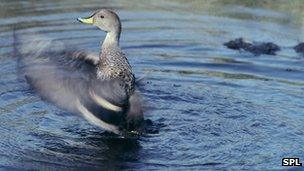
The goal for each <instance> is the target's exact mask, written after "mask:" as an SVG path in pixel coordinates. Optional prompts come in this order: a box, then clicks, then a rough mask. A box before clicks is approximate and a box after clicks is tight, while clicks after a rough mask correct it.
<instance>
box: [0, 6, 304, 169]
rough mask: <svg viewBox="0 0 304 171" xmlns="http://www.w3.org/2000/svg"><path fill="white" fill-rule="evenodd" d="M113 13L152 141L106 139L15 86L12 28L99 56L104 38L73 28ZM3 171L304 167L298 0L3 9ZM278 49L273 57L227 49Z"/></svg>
mask: <svg viewBox="0 0 304 171" xmlns="http://www.w3.org/2000/svg"><path fill="white" fill-rule="evenodd" d="M102 7H108V8H112V9H115V10H117V11H118V13H119V14H120V16H121V19H122V24H123V34H122V42H121V46H122V48H123V49H124V52H125V53H126V54H127V56H128V57H129V60H130V63H131V65H132V66H133V69H134V71H135V73H136V75H137V76H138V77H141V76H145V80H144V83H145V84H143V85H142V86H141V87H140V90H141V91H142V93H143V95H144V98H145V100H146V101H147V103H148V104H147V106H148V107H147V109H148V110H147V112H146V118H149V119H151V120H152V121H153V123H154V124H155V125H154V126H155V127H156V129H157V131H158V133H157V131H155V133H156V134H151V135H150V134H149V135H146V136H143V137H141V138H140V139H138V140H125V139H119V138H114V137H111V136H108V135H104V133H102V130H100V129H98V128H96V127H94V126H92V125H90V124H88V123H87V122H86V121H85V120H84V119H83V118H80V117H78V116H75V115H73V114H71V113H67V112H65V111H62V110H60V109H58V108H56V107H55V106H53V105H52V104H48V103H46V102H44V101H42V100H41V99H40V98H39V97H38V96H37V95H36V94H35V92H34V91H33V90H32V89H31V88H30V87H29V86H28V84H27V83H26V82H25V81H24V79H23V78H20V77H19V76H18V70H17V68H18V67H17V61H16V59H17V57H16V54H14V53H12V52H13V43H14V42H13V32H12V30H13V28H15V29H16V30H17V33H18V34H21V35H33V34H36V33H39V34H43V35H44V36H46V37H51V38H54V39H56V40H59V41H61V42H63V43H65V44H67V45H69V46H71V47H75V48H77V49H78V50H84V51H95V52H96V51H98V49H99V42H100V40H101V39H102V38H103V37H104V33H102V32H101V31H99V30H98V29H96V28H92V27H88V26H85V25H81V24H79V23H77V21H76V20H75V19H76V18H77V17H79V16H86V15H88V14H90V13H91V11H94V10H96V9H98V8H102ZM0 8H1V10H0V64H1V67H0V123H1V124H0V136H1V140H0V170H1V168H4V169H8V170H11V169H16V170H37V169H39V170H58V169H59V170H83V169H91V170H100V169H102V170H105V169H111V170H118V169H129V170H134V169H151V170H152V169H156V170H160V169H177V168H179V169H186V170H190V169H197V170H206V169H228V168H229V169H233V170H240V169H250V170H253V169H257V170H264V169H284V168H282V167H281V158H282V157H288V156H292V157H300V158H302V159H304V155H303V154H304V147H303V145H302V144H303V142H304V138H303V135H304V132H303V130H304V126H303V122H304V117H303V116H304V113H303V109H304V102H303V98H304V91H303V90H304V76H303V74H304V67H303V66H304V65H303V64H304V58H303V56H302V55H300V54H297V53H295V52H294V51H293V50H292V47H293V46H294V45H296V44H297V43H298V42H299V41H303V38H302V30H303V29H302V18H303V10H302V9H303V8H302V1H301V0H294V1H292V2H287V1H280V0H279V1H274V0H269V1H262V0H261V1H251V0H229V1H228V0H214V1H201V0H193V1H191V2H189V1H185V0H175V1H160V0H152V1H144V2H143V1H139V0H135V1H132V2H129V1H124V2H122V1H116V0H114V1H107V0H104V1H100V0H96V1H95V0H92V1H89V2H84V1H80V0H75V1H74V0H73V1H72V0H64V1H52V2H50V1H46V0H42V1H34V0H33V1H8V0H2V1H1V6H0ZM238 37H244V38H246V39H248V40H251V41H266V42H269V41H271V42H274V43H276V44H278V45H279V46H280V47H282V50H281V51H280V52H278V53H277V55H276V56H268V55H260V56H254V55H252V54H250V53H246V52H238V51H232V50H229V49H226V48H225V47H224V46H223V45H222V44H223V43H224V42H227V41H229V40H232V39H235V38H238Z"/></svg>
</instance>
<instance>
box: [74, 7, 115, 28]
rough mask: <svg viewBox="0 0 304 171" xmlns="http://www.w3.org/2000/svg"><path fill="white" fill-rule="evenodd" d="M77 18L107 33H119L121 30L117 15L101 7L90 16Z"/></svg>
mask: <svg viewBox="0 0 304 171" xmlns="http://www.w3.org/2000/svg"><path fill="white" fill-rule="evenodd" d="M77 20H78V21H80V22H81V23H84V24H90V25H94V26H97V27H98V28H100V29H101V30H103V31H105V32H107V33H109V32H116V33H120V31H121V23H120V19H119V17H118V15H117V14H116V13H115V12H113V11H111V10H108V9H101V10H99V11H96V12H95V13H93V14H92V15H91V16H90V17H85V18H78V19H77Z"/></svg>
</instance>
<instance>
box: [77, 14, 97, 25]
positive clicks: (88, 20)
mask: <svg viewBox="0 0 304 171" xmlns="http://www.w3.org/2000/svg"><path fill="white" fill-rule="evenodd" d="M77 20H78V21H79V22H81V23H84V24H90V25H93V24H94V20H93V16H91V17H88V18H77Z"/></svg>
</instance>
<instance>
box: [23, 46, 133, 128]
mask: <svg viewBox="0 0 304 171" xmlns="http://www.w3.org/2000/svg"><path fill="white" fill-rule="evenodd" d="M31 42H33V41H31ZM56 43H57V42H53V41H51V42H50V41H49V40H39V41H36V42H34V43H29V42H27V43H26V44H25V45H23V44H21V48H20V49H21V51H20V52H21V53H20V55H19V56H20V57H21V60H20V62H21V63H22V65H19V66H22V67H21V68H20V69H21V70H22V72H21V73H23V74H24V75H25V78H26V80H27V81H28V83H29V84H30V85H31V86H32V87H33V88H34V89H35V90H36V91H37V92H38V93H39V94H40V96H41V97H42V98H43V99H44V100H46V101H49V102H52V103H54V104H56V105H57V106H59V107H60V108H63V109H66V110H68V111H70V112H75V113H81V114H82V115H83V116H84V117H85V118H86V119H87V120H89V121H90V122H91V123H93V124H95V125H97V126H99V127H102V128H104V129H106V130H108V131H111V132H114V133H117V134H118V133H119V132H120V128H119V125H120V124H121V123H122V122H123V119H124V118H125V117H124V115H125V112H126V109H127V106H128V96H127V94H126V92H125V90H124V88H123V87H122V86H121V85H122V84H121V82H120V80H110V81H102V80H98V79H97V78H96V57H94V55H91V56H90V55H87V54H86V53H84V52H75V51H69V50H66V49H64V48H62V47H61V45H60V46H58V44H56Z"/></svg>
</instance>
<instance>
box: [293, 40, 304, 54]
mask: <svg viewBox="0 0 304 171" xmlns="http://www.w3.org/2000/svg"><path fill="white" fill-rule="evenodd" d="M293 49H294V50H295V51H296V52H297V53H304V43H303V42H302V43H299V44H298V45H297V46H295V47H293Z"/></svg>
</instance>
